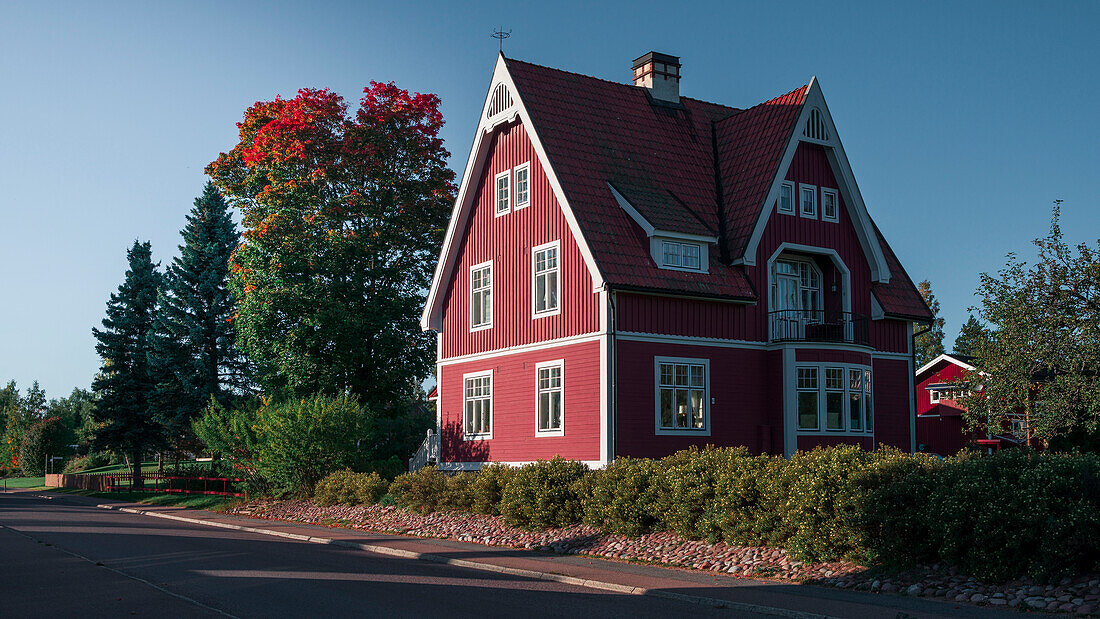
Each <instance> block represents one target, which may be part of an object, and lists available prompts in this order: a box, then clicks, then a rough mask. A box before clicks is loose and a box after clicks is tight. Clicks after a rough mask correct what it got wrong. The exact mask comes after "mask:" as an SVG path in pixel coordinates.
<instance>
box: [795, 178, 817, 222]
mask: <svg viewBox="0 0 1100 619" xmlns="http://www.w3.org/2000/svg"><path fill="white" fill-rule="evenodd" d="M798 196H799V197H798V200H799V202H798V203H799V205H800V209H799V212H800V213H802V216H803V217H810V218H813V219H817V187H816V186H815V185H799V186H798Z"/></svg>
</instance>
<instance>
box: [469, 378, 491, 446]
mask: <svg viewBox="0 0 1100 619" xmlns="http://www.w3.org/2000/svg"><path fill="white" fill-rule="evenodd" d="M462 380H463V383H464V391H463V408H464V410H465V415H464V419H463V425H462V432H463V434H464V435H465V436H466V437H467V438H477V437H487V436H491V434H492V431H493V430H492V429H493V425H492V424H493V373H492V372H482V373H478V374H466V375H465V376H463V377H462Z"/></svg>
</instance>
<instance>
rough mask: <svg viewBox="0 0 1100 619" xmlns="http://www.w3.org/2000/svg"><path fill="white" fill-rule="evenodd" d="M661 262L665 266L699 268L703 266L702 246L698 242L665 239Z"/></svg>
mask: <svg viewBox="0 0 1100 619" xmlns="http://www.w3.org/2000/svg"><path fill="white" fill-rule="evenodd" d="M663 262H664V264H663V266H666V267H675V268H680V269H693V270H696V271H698V270H701V269H702V268H703V262H702V247H700V246H699V244H698V243H676V242H674V241H665V243H664V261H663Z"/></svg>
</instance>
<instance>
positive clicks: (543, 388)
mask: <svg viewBox="0 0 1100 619" xmlns="http://www.w3.org/2000/svg"><path fill="white" fill-rule="evenodd" d="M562 365H563V363H562V362H561V361H553V362H549V363H540V364H539V365H538V366H537V370H536V372H535V374H536V375H537V378H536V382H537V384H536V386H535V396H536V398H537V408H538V413H537V420H536V423H537V424H538V425H537V426H536V429H537V431H538V433H539V434H558V433H560V432H561V431H562V410H561V409H562V398H563V389H562Z"/></svg>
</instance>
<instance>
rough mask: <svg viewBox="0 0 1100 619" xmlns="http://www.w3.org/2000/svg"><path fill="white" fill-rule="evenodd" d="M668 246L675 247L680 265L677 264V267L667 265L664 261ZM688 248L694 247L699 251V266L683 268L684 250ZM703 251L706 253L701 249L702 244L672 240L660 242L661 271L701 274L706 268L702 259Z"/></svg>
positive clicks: (704, 249)
mask: <svg viewBox="0 0 1100 619" xmlns="http://www.w3.org/2000/svg"><path fill="white" fill-rule="evenodd" d="M670 246H671V247H675V248H676V249H677V251H678V252H679V256H680V263H681V264H678V265H675V264H669V263H668V262H666V261H665V256H666V255H667V253H668V248H669V247H670ZM689 246H690V247H694V248H695V249H697V250H698V251H699V266H698V267H687V266H683V262H684V248H685V247H689ZM705 251H706V248H704V247H703V244H702V243H691V242H685V241H672V240H665V241H661V268H662V269H671V270H673V271H690V272H692V273H702V272H703V271H704V270H705V266H706V261H705V260H704V259H703V252H705Z"/></svg>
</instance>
